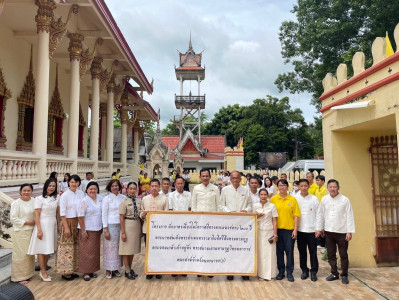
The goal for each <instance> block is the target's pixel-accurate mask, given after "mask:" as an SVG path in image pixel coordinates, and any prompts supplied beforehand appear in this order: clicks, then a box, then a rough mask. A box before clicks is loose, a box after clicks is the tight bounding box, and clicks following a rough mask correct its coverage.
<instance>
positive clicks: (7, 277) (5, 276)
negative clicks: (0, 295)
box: [0, 264, 11, 285]
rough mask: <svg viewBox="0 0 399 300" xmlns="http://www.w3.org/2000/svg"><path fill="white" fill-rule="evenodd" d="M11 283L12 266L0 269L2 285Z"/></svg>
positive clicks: (0, 283)
mask: <svg viewBox="0 0 399 300" xmlns="http://www.w3.org/2000/svg"><path fill="white" fill-rule="evenodd" d="M10 281H11V264H9V265H7V266H5V267H2V268H0V285H2V284H6V283H9V282H10Z"/></svg>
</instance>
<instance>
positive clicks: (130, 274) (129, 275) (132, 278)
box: [125, 272, 136, 280]
mask: <svg viewBox="0 0 399 300" xmlns="http://www.w3.org/2000/svg"><path fill="white" fill-rule="evenodd" d="M125 277H126V278H127V279H130V280H135V279H136V277H134V275H133V274H132V272H129V273H126V272H125Z"/></svg>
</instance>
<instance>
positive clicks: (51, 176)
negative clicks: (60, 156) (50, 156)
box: [49, 171, 57, 178]
mask: <svg viewBox="0 0 399 300" xmlns="http://www.w3.org/2000/svg"><path fill="white" fill-rule="evenodd" d="M55 175H57V172H55V171H53V172H51V174H50V177H49V178H55Z"/></svg>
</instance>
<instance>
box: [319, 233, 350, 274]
mask: <svg viewBox="0 0 399 300" xmlns="http://www.w3.org/2000/svg"><path fill="white" fill-rule="evenodd" d="M325 235H326V248H327V257H328V262H329V264H330V266H331V274H334V275H335V276H338V275H339V274H338V269H337V246H338V252H339V257H340V258H341V271H342V272H341V276H348V268H349V258H348V246H349V243H348V241H346V240H345V238H346V233H337V232H328V231H325Z"/></svg>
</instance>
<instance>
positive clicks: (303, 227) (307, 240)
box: [295, 179, 319, 281]
mask: <svg viewBox="0 0 399 300" xmlns="http://www.w3.org/2000/svg"><path fill="white" fill-rule="evenodd" d="M299 190H300V192H299V193H297V194H296V195H295V198H296V200H297V202H298V205H299V209H300V210H301V217H300V218H299V224H298V236H297V241H298V251H299V265H300V267H301V270H302V275H301V279H302V280H305V279H306V278H308V277H309V268H308V263H307V259H308V254H307V249H309V257H310V279H311V280H312V281H317V275H316V274H317V271H318V270H319V261H318V260H317V239H316V235H315V231H316V230H315V229H316V214H317V211H318V209H319V200H318V199H317V197H316V196H313V195H312V194H309V192H308V190H309V181H308V180H307V179H300V180H299Z"/></svg>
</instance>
